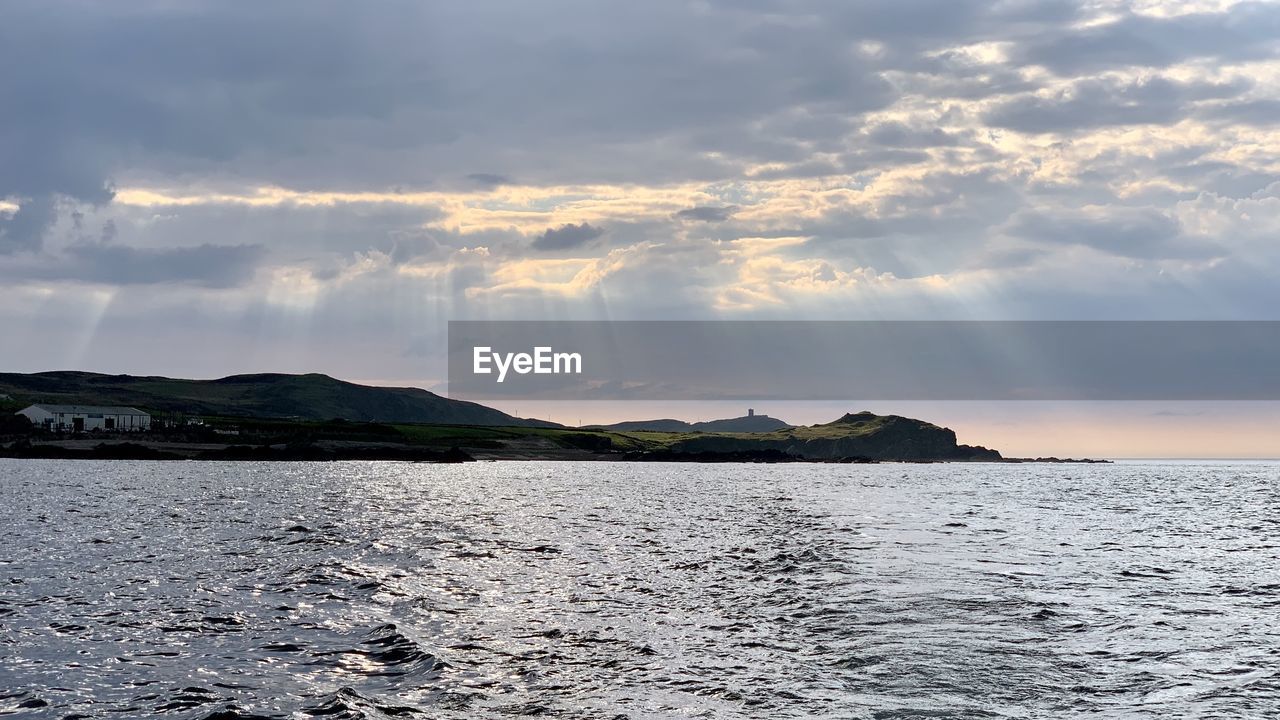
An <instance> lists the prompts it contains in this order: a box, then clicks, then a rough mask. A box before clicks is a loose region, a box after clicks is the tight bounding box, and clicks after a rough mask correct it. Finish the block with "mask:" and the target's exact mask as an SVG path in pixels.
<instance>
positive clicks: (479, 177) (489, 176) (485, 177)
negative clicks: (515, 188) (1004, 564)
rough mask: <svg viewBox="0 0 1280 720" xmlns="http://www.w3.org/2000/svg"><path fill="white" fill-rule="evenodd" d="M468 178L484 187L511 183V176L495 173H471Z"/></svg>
mask: <svg viewBox="0 0 1280 720" xmlns="http://www.w3.org/2000/svg"><path fill="white" fill-rule="evenodd" d="M467 179H468V180H470V181H471V182H474V183H475V184H476V185H479V186H480V187H483V188H496V187H500V186H502V185H510V184H511V178H509V177H507V176H506V175H496V174H494V173H471V174H470V175H467Z"/></svg>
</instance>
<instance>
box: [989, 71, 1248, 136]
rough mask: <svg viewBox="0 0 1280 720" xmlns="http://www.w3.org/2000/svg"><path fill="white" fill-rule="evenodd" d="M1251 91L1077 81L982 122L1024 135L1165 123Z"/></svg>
mask: <svg viewBox="0 0 1280 720" xmlns="http://www.w3.org/2000/svg"><path fill="white" fill-rule="evenodd" d="M1249 87H1250V83H1248V82H1245V81H1232V82H1225V83H1215V82H1196V81H1190V82H1179V81H1176V80H1169V79H1167V78H1162V77H1153V78H1144V79H1140V80H1135V81H1132V82H1118V81H1115V80H1109V79H1108V80H1102V79H1090V80H1081V81H1079V82H1076V83H1074V84H1072V86H1071V87H1070V89H1069V90H1068V91H1065V92H1061V93H1059V94H1058V95H1056V96H1055V97H1050V98H1046V97H1037V96H1032V95H1027V96H1023V97H1018V98H1014V99H1012V100H1008V101H1006V102H1003V103H1001V104H999V105H996V106H995V107H994V108H992V109H991V110H990V111H989V112H987V114H986V115H985V116H984V117H983V120H984V122H986V124H988V125H991V126H995V127H1002V128H1008V129H1011V130H1017V131H1019V132H1027V133H1050V132H1071V131H1074V130H1088V129H1095V128H1101V127H1108V126H1117V125H1142V124H1149V123H1156V124H1168V123H1174V122H1177V121H1179V120H1181V119H1182V118H1184V117H1186V116H1187V115H1190V114H1191V113H1192V112H1193V109H1194V108H1193V106H1194V103H1196V102H1197V101H1202V100H1210V99H1220V98H1228V97H1234V96H1236V95H1239V94H1241V93H1243V92H1245V91H1247V90H1248V89H1249Z"/></svg>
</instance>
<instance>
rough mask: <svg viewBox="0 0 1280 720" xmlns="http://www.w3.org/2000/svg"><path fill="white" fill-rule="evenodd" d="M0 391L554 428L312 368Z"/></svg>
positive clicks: (82, 400)
mask: <svg viewBox="0 0 1280 720" xmlns="http://www.w3.org/2000/svg"><path fill="white" fill-rule="evenodd" d="M0 393H3V394H6V395H9V396H10V397H11V398H12V400H11V402H12V403H14V404H16V405H26V404H31V403H36V402H45V403H58V404H78V405H129V406H133V407H138V408H141V409H143V410H146V411H148V412H150V413H152V414H163V413H180V414H185V415H195V416H204V415H218V416H227V417H254V418H295V419H300V420H328V419H331V418H343V419H345V420H354V421H363V422H389V423H443V424H457V425H495V426H503V425H514V426H525V427H559V426H558V425H556V424H555V423H549V422H546V421H544V420H533V419H527V418H517V417H512V416H510V415H508V414H506V413H504V412H502V411H500V410H495V409H493V408H490V407H485V406H484V405H480V404H477V403H472V402H465V401H462V400H450V399H449V398H445V397H441V396H439V395H436V394H435V393H432V392H428V391H426V390H422V389H420V388H388V387H371V386H368V385H357V384H356V383H350V382H345V381H342V380H337V379H334V378H331V377H329V376H328V375H319V374H314V373H313V374H308V375H286V374H279V373H262V374H255V375H232V376H230V377H224V378H221V379H218V380H183V379H177V378H166V377H137V376H133V375H101V374H98V373H89V372H72V371H61V372H42V373H34V374H21V373H0Z"/></svg>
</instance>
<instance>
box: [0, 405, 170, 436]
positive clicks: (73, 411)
mask: <svg viewBox="0 0 1280 720" xmlns="http://www.w3.org/2000/svg"><path fill="white" fill-rule="evenodd" d="M17 414H18V415H25V416H26V417H27V419H28V420H30V421H31V424H32V425H35V426H36V427H42V428H45V429H47V430H60V431H70V432H84V431H86V430H108V431H125V432H128V431H133V430H147V429H149V428H150V427H151V416H150V415H148V414H146V413H144V412H142V411H141V410H139V409H137V408H131V407H118V406H116V407H113V406H102V405H46V404H43V403H40V404H37V405H32V406H31V407H28V408H25V409H22V410H19V411H18V413H17Z"/></svg>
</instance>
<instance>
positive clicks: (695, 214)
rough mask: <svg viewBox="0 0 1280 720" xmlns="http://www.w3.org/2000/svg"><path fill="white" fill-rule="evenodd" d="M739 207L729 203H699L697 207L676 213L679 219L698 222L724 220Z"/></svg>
mask: <svg viewBox="0 0 1280 720" xmlns="http://www.w3.org/2000/svg"><path fill="white" fill-rule="evenodd" d="M737 209H738V208H737V207H735V206H732V205H728V206H724V207H717V206H711V205H699V206H697V207H691V208H685V209H684V210H681V211H679V212H677V213H676V215H675V216H676V219H677V220H694V221H697V222H724V221H725V220H728V219H729V217H730V216H732V215H733V213H734V212H735V211H737Z"/></svg>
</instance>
